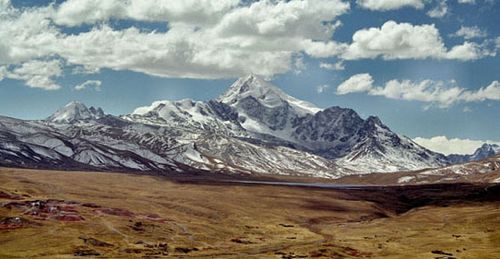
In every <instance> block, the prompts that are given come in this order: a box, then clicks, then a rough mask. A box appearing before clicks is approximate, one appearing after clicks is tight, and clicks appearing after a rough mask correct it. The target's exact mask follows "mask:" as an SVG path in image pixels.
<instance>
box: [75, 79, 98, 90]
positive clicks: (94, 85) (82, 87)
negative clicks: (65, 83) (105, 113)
mask: <svg viewBox="0 0 500 259" xmlns="http://www.w3.org/2000/svg"><path fill="white" fill-rule="evenodd" d="M101 85H102V82H101V81H99V80H87V81H85V82H84V83H81V84H79V85H76V86H75V90H77V91H82V90H85V89H89V88H93V89H94V90H95V91H98V92H100V91H101Z"/></svg>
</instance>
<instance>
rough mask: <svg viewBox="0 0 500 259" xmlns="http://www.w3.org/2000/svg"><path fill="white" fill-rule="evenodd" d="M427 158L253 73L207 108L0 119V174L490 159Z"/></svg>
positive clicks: (377, 124) (324, 167)
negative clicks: (8, 169) (10, 170)
mask: <svg viewBox="0 0 500 259" xmlns="http://www.w3.org/2000/svg"><path fill="white" fill-rule="evenodd" d="M488 147H489V146H483V147H481V150H478V151H477V152H476V153H477V154H476V153H475V154H473V155H470V156H460V155H451V156H448V157H446V156H444V155H442V154H439V153H436V152H433V151H430V150H428V149H426V148H424V147H422V146H420V145H418V144H416V143H415V142H413V141H412V140H411V139H410V138H408V137H405V136H402V135H399V134H396V133H394V132H393V131H391V129H390V128H389V127H387V126H386V125H384V124H383V123H382V122H381V120H380V119H379V118H378V117H375V116H370V117H368V118H366V119H363V118H361V117H360V116H359V115H358V114H357V113H356V112H355V111H354V110H352V109H347V108H341V107H336V106H334V107H330V108H326V109H321V108H318V107H316V106H314V105H313V104H311V103H308V102H305V101H302V100H299V99H296V98H294V97H291V96H289V95H287V94H286V93H284V92H283V91H282V90H280V89H279V88H278V87H276V86H274V85H272V84H271V83H269V82H267V81H265V80H263V79H261V78H259V77H258V76H255V75H248V76H246V77H242V78H240V79H238V80H237V81H236V82H235V83H234V84H233V85H231V86H230V87H229V89H228V90H227V91H226V92H225V93H223V94H222V95H221V96H220V97H219V98H217V99H215V100H209V101H193V100H189V99H185V100H180V101H157V102H154V103H153V104H151V105H150V106H145V107H139V108H137V109H135V110H134V111H133V112H132V113H130V114H125V115H121V116H114V115H109V114H105V113H104V111H103V110H102V109H101V108H94V107H90V108H88V107H87V106H85V105H84V104H82V103H79V102H71V103H69V104H68V105H66V106H64V107H62V108H61V109H59V110H58V111H56V112H55V113H54V114H53V115H51V116H49V117H48V118H46V119H44V120H20V119H15V118H9V117H1V116H0V166H15V167H29V168H46V169H70V170H101V171H134V172H142V173H150V174H166V173H171V172H185V171H193V170H194V171H211V172H222V173H243V174H276V175H293V176H312V177H325V178H339V177H342V176H346V175H353V174H366V173H371V172H395V171H402V170H418V169H424V168H436V167H441V166H445V165H448V164H450V163H456V162H466V161H471V160H476V159H480V158H484V157H486V156H490V155H492V154H497V153H498V151H499V149H498V146H496V147H492V149H491V150H493V153H491V150H490V149H488Z"/></svg>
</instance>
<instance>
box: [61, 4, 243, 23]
mask: <svg viewBox="0 0 500 259" xmlns="http://www.w3.org/2000/svg"><path fill="white" fill-rule="evenodd" d="M238 4H239V0H217V1H212V0H171V1H163V0H129V1H119V0H107V1H101V0H68V1H66V2H64V3H62V4H61V5H60V6H59V7H58V8H57V12H56V14H55V17H54V21H55V22H56V23H57V24H61V25H66V26H77V25H81V24H84V23H85V24H94V23H98V22H102V21H108V20H110V19H131V20H138V21H159V22H165V21H169V22H171V23H190V24H207V23H214V22H216V21H217V20H218V19H220V18H221V16H223V15H224V13H226V12H227V11H229V10H231V9H232V8H234V7H237V5H238Z"/></svg>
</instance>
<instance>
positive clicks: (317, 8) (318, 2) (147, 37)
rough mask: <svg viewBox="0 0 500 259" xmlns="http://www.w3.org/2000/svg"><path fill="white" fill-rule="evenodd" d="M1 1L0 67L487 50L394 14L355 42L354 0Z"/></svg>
mask: <svg viewBox="0 0 500 259" xmlns="http://www.w3.org/2000/svg"><path fill="white" fill-rule="evenodd" d="M0 1H1V2H0V5H1V8H0V39H9V40H8V41H0V66H1V65H5V66H7V67H11V66H20V65H22V64H24V63H26V62H30V61H32V60H48V59H53V58H54V57H57V58H60V59H61V60H62V61H64V64H65V65H67V66H69V67H71V68H74V69H73V73H95V72H97V71H99V70H100V69H104V68H107V69H113V70H129V71H135V72H140V73H145V74H148V75H154V76H161V77H178V78H206V79H212V78H228V77H237V76H241V75H244V74H248V73H255V74H258V75H261V76H264V77H271V76H273V75H275V74H280V73H285V72H288V71H290V70H296V71H300V65H301V64H300V58H299V59H297V57H298V56H300V55H302V53H305V54H307V55H309V56H311V57H313V58H324V57H332V56H336V57H339V58H341V59H362V58H377V57H382V58H384V59H424V58H437V59H459V60H473V59H478V58H481V57H483V56H484V55H486V54H485V52H484V51H483V50H482V45H478V44H476V43H469V42H465V43H464V44H462V45H458V46H452V47H451V48H450V49H451V50H450V51H448V49H447V48H446V47H445V46H444V43H443V42H442V40H441V37H440V35H439V31H438V30H437V29H436V28H435V26H434V25H412V24H407V23H399V24H398V23H396V22H393V21H388V22H386V23H385V24H384V25H383V26H382V27H381V28H368V29H362V30H359V31H357V32H356V33H355V34H354V36H353V41H352V43H351V44H348V43H341V42H337V41H334V40H332V35H333V33H334V31H335V30H336V29H337V28H338V27H339V26H341V25H342V24H341V22H340V21H338V19H337V17H338V16H339V15H342V14H345V13H346V12H348V11H349V8H350V5H349V2H348V1H345V0H290V1H284V0H283V1H271V0H266V1H256V2H254V1H239V0H221V1H211V0H198V1H197V0H182V1H181V0H172V1H160V0H129V1H119V0H108V1H97V0H89V1H84V0H68V1H65V2H63V3H62V4H57V3H52V4H49V5H47V6H42V7H32V8H21V9H16V8H14V7H12V6H11V5H10V4H9V1H6V0H0ZM368 2H371V1H367V2H366V4H369V3H368ZM377 2H378V1H377ZM380 2H385V4H386V5H385V7H384V8H387V7H389V6H391V5H392V6H395V5H397V4H401V3H403V2H404V3H405V5H409V6H412V5H413V6H414V7H418V6H419V4H417V1H413V2H411V1H380ZM396 2H398V3H396ZM372 4H373V3H372ZM115 19H129V20H135V21H146V22H150V21H154V22H164V23H165V26H167V24H168V30H167V31H166V32H163V31H150V30H141V29H140V28H135V27H130V28H125V29H116V28H112V27H111V26H110V25H107V21H110V20H115ZM82 24H88V25H90V26H91V29H89V30H88V31H84V32H81V33H73V34H69V33H66V30H64V28H63V27H61V26H62V25H63V26H69V27H72V26H79V25H82ZM297 65H299V66H297ZM323 68H325V69H329V68H327V67H323ZM331 68H335V69H339V70H340V69H342V68H343V66H342V63H338V64H335V65H334V66H331ZM38 79H39V80H35V79H33V80H31V81H30V84H31V86H33V85H37V86H41V85H44V87H42V88H50V87H47V86H50V85H51V81H50V80H45V82H43V81H44V80H43V78H38ZM45 79H47V78H45ZM25 81H26V82H28V80H25ZM52 83H53V82H52ZM52 88H57V87H56V86H55V85H53V84H52Z"/></svg>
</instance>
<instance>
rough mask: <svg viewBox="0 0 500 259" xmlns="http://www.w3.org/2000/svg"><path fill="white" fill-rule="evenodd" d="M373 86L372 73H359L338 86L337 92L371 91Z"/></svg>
mask: <svg viewBox="0 0 500 259" xmlns="http://www.w3.org/2000/svg"><path fill="white" fill-rule="evenodd" d="M372 88H373V78H372V76H371V75H370V74H366V73H365V74H357V75H353V76H351V77H350V78H349V79H347V80H345V81H344V82H342V83H341V84H340V85H339V86H338V87H337V94H340V95H343V94H349V93H359V92H369V91H370V90H371V89H372Z"/></svg>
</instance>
